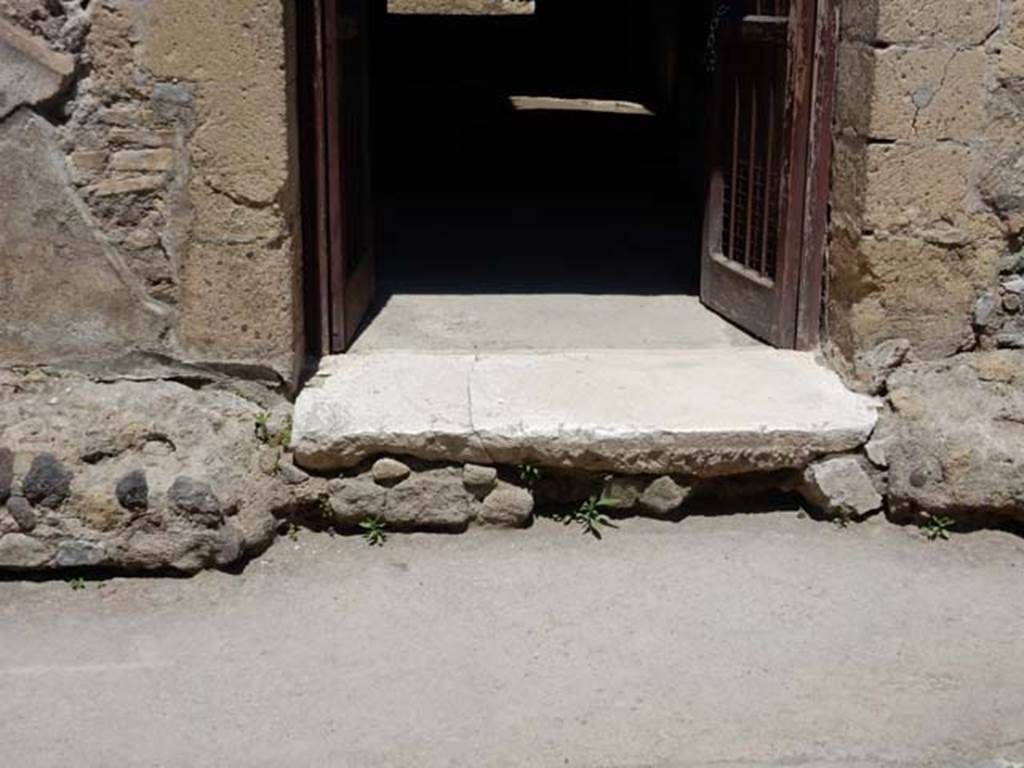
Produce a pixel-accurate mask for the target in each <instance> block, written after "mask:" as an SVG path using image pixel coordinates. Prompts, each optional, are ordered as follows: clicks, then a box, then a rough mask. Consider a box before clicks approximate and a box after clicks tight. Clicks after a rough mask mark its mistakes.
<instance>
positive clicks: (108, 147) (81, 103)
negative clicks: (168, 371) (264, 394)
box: [0, 0, 302, 381]
mask: <svg viewBox="0 0 1024 768" xmlns="http://www.w3.org/2000/svg"><path fill="white" fill-rule="evenodd" d="M290 7H291V4H290V3H285V2H283V1H282V0H216V1H213V0H206V1H202V0H150V1H149V2H144V1H143V0H93V1H92V2H89V1H88V0H0V168H3V183H2V184H0V359H2V360H3V363H4V364H6V365H11V364H24V365H34V364H53V363H66V362H76V361H82V360H87V361H92V362H93V363H95V362H96V361H102V360H114V359H121V360H122V365H124V363H123V361H124V360H129V361H132V360H134V361H144V360H145V359H146V358H151V357H154V356H156V357H158V358H159V359H161V360H166V359H168V358H170V359H172V360H181V361H187V362H191V363H199V364H215V365H224V364H229V363H230V364H234V365H235V366H236V367H234V368H233V370H236V371H237V370H240V369H241V368H242V367H244V366H250V367H251V368H252V370H253V372H254V373H258V374H262V375H263V376H265V377H277V378H280V379H283V380H285V381H288V380H291V379H292V378H293V375H294V372H295V369H296V366H297V351H299V350H301V348H302V344H301V324H300V318H301V308H300V306H299V294H300V283H299V280H300V274H301V271H300V264H299V251H300V243H299V239H298V232H299V216H298V194H297V179H296V178H295V173H296V172H295V170H294V169H295V168H296V166H297V163H296V162H295V154H296V142H295V139H294V135H293V133H292V131H293V130H294V126H295V122H296V121H295V119H294V115H292V114H291V109H292V106H291V105H293V104H294V102H295V99H294V98H293V93H292V89H293V86H294V83H293V82H292V81H291V80H290V76H291V75H292V74H293V73H294V67H293V66H292V63H291V62H290V61H289V59H288V51H289V49H290V46H289V45H288V35H289V34H290V33H291V31H292V29H291V19H290V12H289V10H288V9H289V8H290ZM132 365H133V364H132V363H131V362H129V363H128V364H127V368H129V369H130V368H131V367H132Z"/></svg>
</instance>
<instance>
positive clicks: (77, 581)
mask: <svg viewBox="0 0 1024 768" xmlns="http://www.w3.org/2000/svg"><path fill="white" fill-rule="evenodd" d="M68 586H69V587H71V589H72V590H73V591H74V592H81V591H82V590H83V589H85V579H83V578H82V577H81V576H78V577H76V578H74V579H68Z"/></svg>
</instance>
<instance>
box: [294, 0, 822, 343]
mask: <svg viewBox="0 0 1024 768" xmlns="http://www.w3.org/2000/svg"><path fill="white" fill-rule="evenodd" d="M823 1H824V0H823ZM420 5H424V4H423V3H421V4H420ZM310 7H311V8H312V9H313V10H312V11H311V13H312V14H313V16H314V18H312V19H310V21H312V22H313V26H314V27H315V28H316V29H317V30H318V35H319V38H318V40H316V41H314V45H313V49H314V50H315V51H318V52H320V53H321V58H320V59H319V60H314V61H313V62H312V64H311V67H310V72H311V76H310V77H309V78H308V82H309V83H310V84H311V87H310V88H309V89H308V90H307V93H309V94H310V102H311V104H310V106H311V107H312V109H311V113H312V114H313V116H314V118H315V119H314V121H313V122H314V124H315V127H314V129H313V130H312V131H311V130H310V128H309V126H306V130H307V138H308V139H309V141H308V142H307V146H309V147H311V148H312V152H311V153H309V154H311V155H313V156H314V158H315V160H314V161H313V162H312V163H308V164H307V171H309V170H310V169H311V170H312V172H311V173H307V175H306V178H307V190H310V188H311V186H312V187H313V188H312V190H311V194H313V195H315V199H316V200H317V214H316V216H315V217H312V218H313V222H312V223H310V222H307V230H306V232H307V237H308V238H312V240H313V241H314V242H316V252H317V254H318V258H316V259H314V260H311V268H310V277H311V284H312V286H313V288H314V290H313V291H312V292H311V299H312V300H313V305H314V307H315V308H316V310H317V311H315V312H313V313H311V315H315V317H311V321H312V322H314V323H317V324H318V325H319V327H320V328H321V329H323V331H324V332H323V333H321V334H319V342H318V346H319V350H320V351H321V352H338V351H343V350H346V349H352V350H354V351H372V350H378V349H424V350H438V349H453V350H466V349H478V350H489V349H490V350H497V349H546V348H561V349H588V348H589V349H594V348H706V347H732V346H737V347H742V346H755V345H757V344H758V342H757V341H755V340H754V336H757V337H759V338H760V339H762V340H765V341H768V342H769V343H774V344H775V345H777V346H794V345H796V332H795V329H796V322H797V321H796V317H797V314H798V304H799V295H798V291H799V282H800V278H801V262H800V259H801V258H802V255H803V249H804V247H805V246H806V247H813V244H812V243H810V242H806V243H805V240H804V232H805V226H804V224H805V222H804V221H803V220H802V217H803V215H804V206H803V203H804V196H805V195H806V194H807V192H808V190H807V189H806V187H805V186H804V185H803V183H800V184H799V189H797V186H798V182H800V180H801V179H803V178H805V177H806V175H807V173H808V172H809V170H810V168H811V166H810V164H809V163H808V161H807V158H808V157H809V156H810V155H809V154H808V152H807V151H806V149H807V144H808V141H809V136H810V134H811V132H812V130H813V127H812V125H811V123H812V119H811V118H812V114H813V109H812V108H811V106H812V92H811V70H810V69H809V68H808V66H809V61H808V59H807V54H808V53H813V46H814V33H815V29H816V16H815V9H814V4H813V3H808V2H806V0H793V3H792V7H790V4H789V2H788V1H787V0H735V2H732V3H717V4H713V3H703V2H700V3H676V2H670V1H669V0H636V2H630V3H629V4H610V3H608V4H606V3H598V2H594V1H593V0H548V2H544V0H540V1H539V2H537V3H536V5H535V12H534V13H532V14H515V15H510V16H487V15H483V16H475V15H431V14H397V13H388V12H387V3H385V2H369V1H368V0H315V2H313V3H311V5H310ZM773 14H774V15H773ZM780 19H781V20H782V24H781V25H780V22H779V20H780ZM780 28H781V31H780ZM780 46H781V50H782V56H781V65H780V64H779V63H778V62H779V56H778V54H777V53H773V51H777V50H778V48H779V47H780ZM794 50H796V51H797V53H794ZM772 56H774V57H775V58H774V61H775V68H774V70H772V69H771V68H767V69H763V70H758V72H757V77H756V78H753V79H752V78H751V77H750V74H749V72H750V67H751V64H750V62H756V61H757V60H758V58H759V57H760V59H762V60H764V59H769V58H771V57H772ZM741 64H743V66H746V67H747V69H744V68H743V66H741ZM773 73H774V74H773ZM771 77H774V78H775V81H774V82H770V78H771ZM762 83H763V84H762ZM759 87H760V88H764V87H767V88H768V91H767V92H770V93H773V94H774V95H775V97H777V98H778V99H779V106H777V107H776V108H775V115H776V119H775V123H778V125H775V123H773V118H772V113H771V110H767V109H766V108H765V106H764V105H763V104H762V106H761V112H760V116H757V114H755V115H754V116H753V117H752V116H751V114H750V113H751V109H752V107H751V99H753V100H754V101H755V104H754V106H753V110H754V112H755V113H756V111H757V106H756V99H757V98H758V96H760V95H761V94H759V93H757V92H755V91H756V89H757V88H759ZM317 89H319V91H318V90H317ZM737 94H739V95H737ZM762 98H763V97H762ZM794 101H795V102H796V104H795V106H793V103H794ZM737 105H738V107H737ZM785 128H789V129H790V133H791V134H792V135H786V136H783V135H782V134H783V133H785V131H784V129H785ZM772 130H776V131H777V133H776V134H775V136H774V138H772V136H771V131H772ZM317 131H319V135H317V133H316V132H317ZM766 133H767V134H768V137H767V138H766V136H765V134H766ZM793 141H795V142H796V145H799V146H801V147H802V151H800V152H793V151H792V148H791V145H792V144H793ZM801 143H802V144H801ZM733 145H736V146H733ZM737 147H740V148H741V149H742V154H743V160H744V162H743V163H740V164H737V163H736V162H735V159H736V158H737V157H739V154H738V150H737ZM730 150H731V151H730ZM773 158H774V159H773ZM794 159H795V161H794ZM316 160H320V161H321V162H320V163H317V162H316ZM773 162H774V173H773V171H772V170H771V168H772V164H773ZM739 166H742V168H741V167H739ZM815 167H817V166H815ZM744 168H752V169H754V170H753V172H752V173H751V174H748V175H744ZM723 179H724V182H723ZM311 180H314V181H315V184H313V185H310V183H309V182H310V181H311ZM737 180H738V182H737ZM730 185H731V186H730ZM773 185H775V186H774V187H773ZM748 187H749V189H748ZM773 189H774V192H773ZM732 190H738V191H736V192H735V193H733V191H732ZM748 193H749V194H748ZM758 195H759V197H758ZM780 195H785V196H786V200H787V201H791V202H790V203H789V204H788V205H783V204H782V203H781V202H780V203H779V206H778V208H776V209H771V210H774V211H775V213H774V214H770V213H767V214H765V215H762V216H761V218H756V217H757V212H756V211H755V212H754V213H751V214H750V216H751V217H752V218H756V221H754V226H753V229H755V230H757V231H759V232H767V231H768V230H769V228H771V229H772V231H773V233H774V235H775V236H776V237H777V238H778V243H779V244H778V247H777V249H778V255H777V256H776V257H775V258H777V260H778V261H777V263H778V264H779V265H781V267H780V268H779V269H778V271H777V273H776V274H770V275H769V274H761V273H759V272H757V270H751V269H750V265H749V263H747V262H745V261H744V256H741V257H740V258H739V259H734V258H733V253H732V251H730V250H729V249H728V247H727V245H723V243H726V244H727V243H730V242H732V243H735V242H737V235H736V233H735V231H732V232H731V231H730V226H732V223H731V222H733V221H737V220H740V219H742V217H743V216H744V215H746V211H747V209H746V208H743V203H744V201H745V200H746V199H748V198H749V199H750V200H751V201H754V200H755V198H756V199H757V200H758V201H762V200H764V199H765V198H766V197H773V196H775V197H779V196H780ZM736 199H739V201H740V206H739V208H737V202H736ZM780 200H781V198H780ZM793 201H795V202H793ZM709 206H710V207H709ZM748 207H753V208H756V209H757V211H762V212H765V211H769V208H768V207H766V206H765V205H764V204H763V203H760V202H759V203H758V205H757V206H748ZM723 211H725V212H726V214H725V216H726V219H727V220H726V221H725V222H724V223H723V220H722V219H723V215H722V213H723ZM736 211H739V215H737V213H736ZM772 215H774V218H770V216H772ZM811 218H813V217H811ZM734 229H735V228H734ZM723 233H724V234H723ZM730 238H731V240H730ZM760 242H761V244H762V247H763V248H765V249H767V239H765V238H762V241H760ZM773 242H775V240H774V239H773ZM716 244H717V247H716ZM740 250H742V249H740ZM748 250H749V249H748ZM782 267H784V268H782ZM755 273H756V274H755ZM819 276H820V272H819ZM819 281H820V277H819ZM811 301H812V302H813V303H820V288H819V293H818V295H817V296H816V297H815V298H814V299H813V300H811ZM709 305H710V306H711V307H713V308H714V310H715V311H712V310H711V309H708V306H709ZM765 317H770V318H771V320H770V321H768V322H764V318H765Z"/></svg>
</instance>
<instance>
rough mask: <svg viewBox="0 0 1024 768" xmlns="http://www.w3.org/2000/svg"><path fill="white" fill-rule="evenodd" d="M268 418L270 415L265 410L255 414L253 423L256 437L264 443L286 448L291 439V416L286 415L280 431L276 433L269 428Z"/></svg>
mask: <svg viewBox="0 0 1024 768" xmlns="http://www.w3.org/2000/svg"><path fill="white" fill-rule="evenodd" d="M270 419H271V415H270V413H268V412H267V411H260V412H259V413H257V414H256V416H255V418H254V423H253V432H254V433H255V434H256V439H257V440H259V441H260V442H261V443H263V444H264V445H271V446H275V447H278V448H285V449H287V448H288V445H289V444H290V443H291V441H292V417H291V416H290V415H289V416H286V417H285V419H284V424H283V425H282V427H281V429H280V431H278V432H276V433H275V432H272V431H271V429H270Z"/></svg>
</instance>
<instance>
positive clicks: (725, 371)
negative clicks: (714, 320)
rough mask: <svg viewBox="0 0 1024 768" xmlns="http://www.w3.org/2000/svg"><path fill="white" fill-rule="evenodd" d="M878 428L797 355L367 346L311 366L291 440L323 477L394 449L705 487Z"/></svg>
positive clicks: (300, 457)
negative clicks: (689, 480)
mask: <svg viewBox="0 0 1024 768" xmlns="http://www.w3.org/2000/svg"><path fill="white" fill-rule="evenodd" d="M876 420H877V404H876V402H875V401H874V400H872V399H871V398H868V397H864V396H862V395H857V394H854V393H852V392H850V391H848V390H847V389H846V388H845V387H844V386H843V384H842V382H841V381H840V379H839V377H838V376H837V375H836V374H835V373H834V372H832V371H830V370H829V369H827V368H826V367H824V366H823V365H821V363H820V362H818V361H817V360H816V358H815V356H814V355H813V354H810V353H803V352H788V351H780V350H774V349H767V348H750V349H738V350H737V349H718V350H680V351H621V350H599V351H590V352H547V353H545V352H529V353H500V354H478V355H473V354H455V353H453V354H445V353H417V352H373V353H368V354H352V355H345V356H336V357H329V358H326V359H325V360H324V361H323V362H322V364H321V367H320V370H319V372H318V373H317V375H316V376H315V377H314V378H313V379H312V380H311V381H310V383H309V384H308V386H307V387H306V388H305V389H304V390H303V391H302V393H301V394H300V395H299V398H298V401H297V403H296V407H295V423H294V429H293V436H292V444H293V448H294V449H295V457H296V462H297V463H298V464H299V465H300V466H303V467H305V468H307V469H310V470H314V471H321V472H330V471H338V470H342V469H346V468H349V467H353V466H355V465H357V464H359V463H361V462H363V461H364V460H366V459H369V458H372V457H376V456H380V455H396V456H409V457H415V458H419V459H424V460H431V461H454V462H474V463H487V464H518V463H521V462H531V463H535V464H537V465H540V466H548V467H560V468H566V469H579V470H587V471H607V472H612V473H619V474H684V475H692V476H695V477H715V476H723V475H730V474H742V473H749V472H761V471H771V470H779V469H788V468H800V467H803V466H806V465H807V464H808V463H809V462H810V461H812V460H813V459H815V458H817V457H820V456H823V455H827V454H832V453H842V452H846V451H850V450H854V449H856V448H858V447H859V446H861V445H863V443H864V442H866V441H867V439H868V438H869V437H870V435H871V432H872V430H873V429H874V426H875V422H876Z"/></svg>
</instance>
